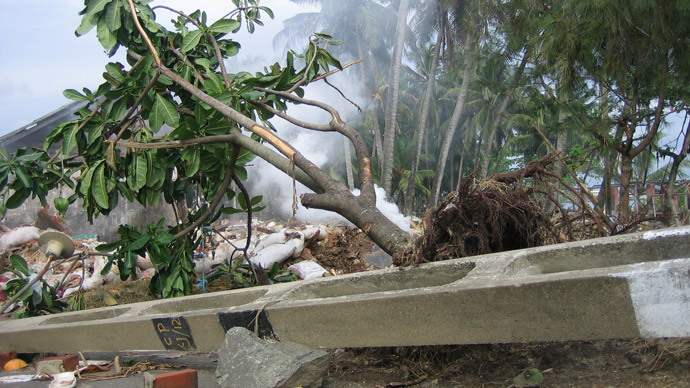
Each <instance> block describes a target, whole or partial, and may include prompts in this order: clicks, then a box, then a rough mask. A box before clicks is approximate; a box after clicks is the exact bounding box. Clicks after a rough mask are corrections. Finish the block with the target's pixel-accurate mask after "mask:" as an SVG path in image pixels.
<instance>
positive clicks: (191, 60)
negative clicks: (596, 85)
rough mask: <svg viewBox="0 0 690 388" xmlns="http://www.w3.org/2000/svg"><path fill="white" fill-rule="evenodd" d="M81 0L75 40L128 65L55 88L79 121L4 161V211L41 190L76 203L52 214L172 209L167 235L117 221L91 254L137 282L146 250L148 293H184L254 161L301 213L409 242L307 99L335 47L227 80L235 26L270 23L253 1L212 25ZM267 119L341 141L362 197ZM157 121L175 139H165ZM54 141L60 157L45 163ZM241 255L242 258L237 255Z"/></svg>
mask: <svg viewBox="0 0 690 388" xmlns="http://www.w3.org/2000/svg"><path fill="white" fill-rule="evenodd" d="M84 3H85V8H84V10H83V11H82V12H81V15H83V17H82V22H81V25H80V26H79V27H78V28H77V30H76V34H77V35H83V34H86V33H87V32H89V31H90V30H92V29H93V28H94V27H96V30H97V35H98V39H99V41H100V42H101V44H102V46H103V47H104V48H105V50H106V51H107V52H108V53H109V54H110V55H112V54H114V53H115V52H116V51H117V50H118V49H120V48H124V49H126V50H127V58H128V64H127V65H125V64H122V63H117V62H112V63H109V64H108V65H106V67H105V70H106V72H105V73H104V78H105V80H106V82H105V83H103V84H102V85H100V86H99V88H98V89H97V90H96V91H91V90H89V89H86V88H84V89H83V90H82V91H81V92H79V91H77V90H74V89H69V90H66V91H65V92H64V94H65V96H67V97H68V98H71V99H73V100H83V101H86V102H87V106H86V107H85V108H83V109H82V110H80V111H79V112H78V118H77V119H75V120H72V121H68V122H64V123H61V124H60V125H59V126H58V127H57V128H56V129H55V130H54V131H53V132H52V133H51V134H50V135H49V136H48V137H47V138H46V140H45V144H44V149H43V150H36V151H35V152H33V153H28V152H27V151H25V150H20V151H18V152H17V153H15V154H14V155H11V156H7V155H5V159H6V161H5V162H4V163H3V164H2V168H0V174H2V176H0V183H2V185H0V190H1V191H2V194H3V198H4V204H3V207H2V208H0V210H2V211H4V210H5V209H6V208H16V207H18V206H19V205H20V204H21V203H22V202H23V201H24V200H26V199H27V198H29V197H36V196H37V197H38V198H39V199H40V200H41V202H42V203H43V204H44V205H45V204H46V202H47V201H46V194H47V192H48V191H49V190H50V189H52V188H55V187H57V186H59V185H67V186H70V187H71V188H72V189H73V190H74V194H73V195H71V196H69V197H67V198H64V197H59V198H57V199H56V200H55V201H54V205H55V207H56V209H58V210H60V211H61V212H64V211H65V210H66V208H67V207H68V206H69V205H70V204H72V203H74V202H75V201H76V200H77V199H81V200H83V206H84V208H85V209H86V212H87V215H88V217H89V219H90V220H92V219H93V217H95V216H98V215H107V214H108V213H109V212H110V211H112V209H114V208H116V207H117V206H118V201H119V199H120V198H124V199H126V200H127V201H138V202H140V203H142V204H144V205H152V204H155V203H156V202H157V201H158V200H159V199H160V198H163V199H164V200H165V201H166V202H167V203H170V204H171V205H172V206H173V207H175V208H176V209H177V214H178V219H177V223H176V225H174V226H172V227H169V228H167V229H166V227H165V225H164V223H163V222H160V221H159V222H153V223H151V224H150V225H149V226H147V227H145V228H143V229H141V230H138V229H136V228H133V227H131V226H127V225H122V226H121V227H120V230H119V234H120V237H121V239H120V240H119V241H116V242H113V243H111V244H107V245H106V246H102V247H100V250H102V251H114V252H115V253H114V254H113V256H112V257H113V259H112V260H111V262H110V265H113V264H116V265H118V267H119V269H120V274H121V276H122V277H123V278H127V277H129V276H131V275H133V274H134V263H135V262H136V257H137V256H138V255H144V254H148V255H149V256H150V257H151V258H152V259H153V260H154V264H155V265H156V269H157V274H156V277H155V278H154V279H153V280H152V282H151V284H152V286H151V289H152V291H154V292H155V293H160V294H162V295H164V296H178V295H183V294H187V293H189V291H190V284H191V279H192V276H193V262H192V252H193V249H194V248H195V247H196V245H197V244H199V241H200V239H201V237H200V235H199V233H198V231H199V230H200V229H201V228H202V227H203V226H204V225H207V224H208V223H210V222H211V221H213V220H214V219H215V218H216V217H217V216H218V215H220V214H221V213H235V212H238V211H247V212H249V218H250V219H251V212H252V210H253V209H252V208H253V207H255V206H256V205H258V204H259V202H260V200H261V198H260V197H254V198H250V195H249V193H248V192H247V190H246V189H245V187H244V184H243V181H244V180H245V179H246V178H247V176H246V175H247V173H246V170H245V169H244V167H243V166H244V165H245V164H246V163H247V162H249V161H250V160H252V158H254V157H255V156H258V157H260V158H262V159H264V160H266V161H267V162H268V163H270V164H272V165H273V166H275V167H277V168H278V169H280V170H281V171H283V172H285V173H286V174H289V175H290V176H291V177H292V178H293V179H294V180H295V181H298V182H300V183H302V184H304V185H305V186H307V187H308V188H309V189H311V190H312V191H313V193H309V194H304V195H302V197H301V203H302V205H304V206H305V207H312V208H319V209H325V210H331V211H334V212H336V213H339V214H341V215H342V216H343V217H345V218H346V219H348V220H349V221H351V222H352V223H353V224H355V225H356V226H357V227H359V228H361V229H362V230H363V231H364V232H366V233H367V234H368V235H369V236H370V237H371V239H372V240H373V241H374V242H376V243H377V244H378V245H379V246H381V248H383V249H384V250H385V251H387V252H389V253H394V252H396V251H397V250H399V249H401V248H402V247H404V246H405V245H406V244H407V242H408V239H409V236H408V234H407V233H406V232H404V231H402V230H401V229H400V228H399V227H397V226H396V225H395V224H394V223H392V222H391V221H389V220H388V219H387V218H386V217H385V216H384V215H383V214H382V213H381V212H380V211H379V210H378V209H377V208H376V196H375V192H374V183H373V180H372V172H371V160H370V154H369V151H368V149H367V146H366V144H365V142H364V140H363V139H362V137H361V136H360V134H359V133H358V132H357V131H356V130H355V129H353V128H351V127H349V126H348V125H347V123H345V122H344V121H343V120H342V118H341V117H340V115H339V113H338V112H337V111H336V110H335V109H333V108H332V107H331V106H329V105H327V104H325V103H323V102H320V101H313V100H308V99H305V98H304V88H305V87H306V86H307V85H308V84H310V83H313V82H316V81H319V80H322V79H325V78H326V77H328V76H329V75H331V74H333V73H334V72H338V71H341V70H343V69H344V68H345V67H347V66H348V65H345V66H343V65H341V63H340V62H339V61H338V60H337V59H335V58H334V57H332V56H331V54H329V53H328V51H326V50H325V49H324V46H326V45H328V44H337V42H334V41H332V40H331V38H330V37H329V36H327V35H323V34H316V35H314V36H313V37H312V38H311V39H310V41H309V45H308V48H307V50H306V52H305V53H303V54H297V53H295V52H293V51H290V52H288V53H287V57H286V63H285V64H284V65H279V64H277V63H276V64H275V65H273V66H271V67H270V68H268V69H265V71H263V72H258V73H256V74H253V75H252V74H249V73H247V72H235V73H232V72H229V71H228V70H227V69H226V67H225V64H224V59H225V58H226V57H228V56H232V55H235V54H236V53H237V52H238V50H239V48H240V45H239V43H237V42H235V41H234V40H232V39H230V38H228V34H230V33H234V32H237V31H238V30H239V29H240V28H241V27H242V24H245V25H246V27H247V28H248V29H249V30H250V31H251V30H253V29H254V25H255V24H261V16H262V15H268V16H270V17H273V14H272V11H271V10H270V9H268V8H266V7H262V6H259V5H258V2H257V1H254V0H236V1H234V3H235V5H236V6H237V8H236V9H235V10H233V11H231V12H229V13H228V14H227V15H225V16H224V17H222V18H221V19H219V20H217V21H215V22H213V23H210V22H209V21H208V20H207V15H206V14H205V13H204V12H202V11H198V10H197V11H195V12H193V13H191V14H185V13H183V12H181V11H178V10H175V9H172V8H170V7H167V6H163V5H159V6H153V7H151V6H149V5H148V3H149V1H148V0H85V2H84ZM157 13H166V14H169V15H172V16H173V17H174V20H173V24H174V31H169V30H167V29H166V28H165V27H164V26H163V25H161V24H159V23H157V22H156V16H157ZM289 104H303V105H309V106H312V107H314V108H317V109H321V110H323V111H325V112H327V113H328V114H329V115H330V117H331V119H330V122H328V123H325V124H318V123H309V122H306V121H303V120H299V119H297V118H294V117H291V116H289V115H288V114H287V113H286V112H287V107H288V105H289ZM276 116H277V117H280V118H283V119H285V120H287V121H289V122H290V123H292V124H294V125H297V126H299V127H302V128H305V129H309V130H314V131H321V132H337V133H340V134H341V135H343V136H346V137H347V138H348V139H349V140H350V142H351V143H352V145H353V147H354V150H355V153H356V159H357V163H358V176H359V188H360V192H361V194H359V195H354V194H352V193H351V192H350V191H349V190H348V188H347V187H346V186H345V185H344V184H343V183H341V182H339V181H337V180H335V179H333V178H331V176H330V175H329V174H328V173H327V172H325V171H322V170H321V169H320V168H319V167H318V166H316V165H315V164H314V163H312V162H311V161H310V160H308V159H307V158H306V157H305V156H304V155H303V154H302V153H301V152H300V151H299V150H297V149H295V148H294V147H292V146H291V145H290V144H289V143H288V142H286V141H284V140H283V139H282V138H281V137H280V136H279V135H278V134H277V133H276V132H275V131H274V130H273V126H272V125H271V123H270V121H269V120H270V119H272V118H274V117H276ZM164 125H166V126H168V127H170V128H171V131H170V132H169V133H168V134H165V135H161V134H160V133H159V131H160V129H161V128H162V127H163V126H164ZM54 144H60V149H59V150H58V151H57V152H56V153H54V154H50V153H49V151H48V150H49V148H50V147H51V146H53V145H54ZM267 145H270V146H272V148H271V147H268V146H267ZM274 149H275V150H277V152H276V151H274ZM8 182H9V183H8ZM231 183H234V184H235V185H236V187H237V189H238V192H237V193H236V192H235V191H233V190H232V189H231ZM190 190H193V191H195V192H196V195H197V196H198V197H199V198H201V200H200V201H199V206H198V207H197V208H196V209H195V210H193V211H192V212H191V213H190V214H188V215H187V214H185V211H184V210H186V209H180V208H179V206H178V205H177V204H178V203H180V202H182V201H184V199H185V195H186V194H187V193H188V192H189V191H190ZM235 197H236V198H237V200H238V203H239V204H240V207H241V208H240V209H235V208H232V207H231V206H228V205H222V203H223V199H228V200H231V199H233V198H235ZM238 249H244V250H245V252H246V249H247V247H243V248H242V247H238ZM108 269H109V267H108V268H106V269H105V270H104V271H107V270H108Z"/></svg>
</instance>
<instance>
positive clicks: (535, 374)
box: [513, 368, 544, 387]
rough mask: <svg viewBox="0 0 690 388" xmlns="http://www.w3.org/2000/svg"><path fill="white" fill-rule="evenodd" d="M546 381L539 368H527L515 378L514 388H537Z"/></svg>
mask: <svg viewBox="0 0 690 388" xmlns="http://www.w3.org/2000/svg"><path fill="white" fill-rule="evenodd" d="M543 379H544V376H543V375H542V374H541V372H539V369H537V368H527V369H525V370H523V371H522V372H520V374H519V375H517V376H515V377H513V386H514V387H536V386H538V385H539V384H540V383H541V381H542V380H543Z"/></svg>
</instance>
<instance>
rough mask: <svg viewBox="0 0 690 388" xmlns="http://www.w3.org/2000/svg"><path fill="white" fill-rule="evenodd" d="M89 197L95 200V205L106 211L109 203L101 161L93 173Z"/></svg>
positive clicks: (103, 167) (103, 166)
mask: <svg viewBox="0 0 690 388" xmlns="http://www.w3.org/2000/svg"><path fill="white" fill-rule="evenodd" d="M91 195H92V196H93V198H94V199H95V200H96V204H98V206H100V207H102V208H103V209H108V208H109V207H110V203H109V202H108V187H107V183H106V181H105V164H104V163H103V161H102V160H101V161H100V162H98V165H97V167H96V169H95V171H94V173H93V179H92V181H91Z"/></svg>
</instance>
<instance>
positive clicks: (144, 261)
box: [137, 252, 153, 271]
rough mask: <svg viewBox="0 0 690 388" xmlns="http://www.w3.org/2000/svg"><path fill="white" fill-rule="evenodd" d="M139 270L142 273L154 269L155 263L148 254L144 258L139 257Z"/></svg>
mask: <svg viewBox="0 0 690 388" xmlns="http://www.w3.org/2000/svg"><path fill="white" fill-rule="evenodd" d="M137 268H139V269H140V270H142V271H146V270H147V269H149V268H153V262H152V261H151V259H150V258H149V254H148V252H147V253H145V254H144V257H142V256H137Z"/></svg>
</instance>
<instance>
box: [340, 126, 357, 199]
mask: <svg viewBox="0 0 690 388" xmlns="http://www.w3.org/2000/svg"><path fill="white" fill-rule="evenodd" d="M343 148H344V149H345V175H346V176H347V187H348V188H349V189H350V191H352V190H354V188H355V178H354V175H353V174H352V154H351V153H350V141H349V140H347V138H346V137H345V136H343Z"/></svg>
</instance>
